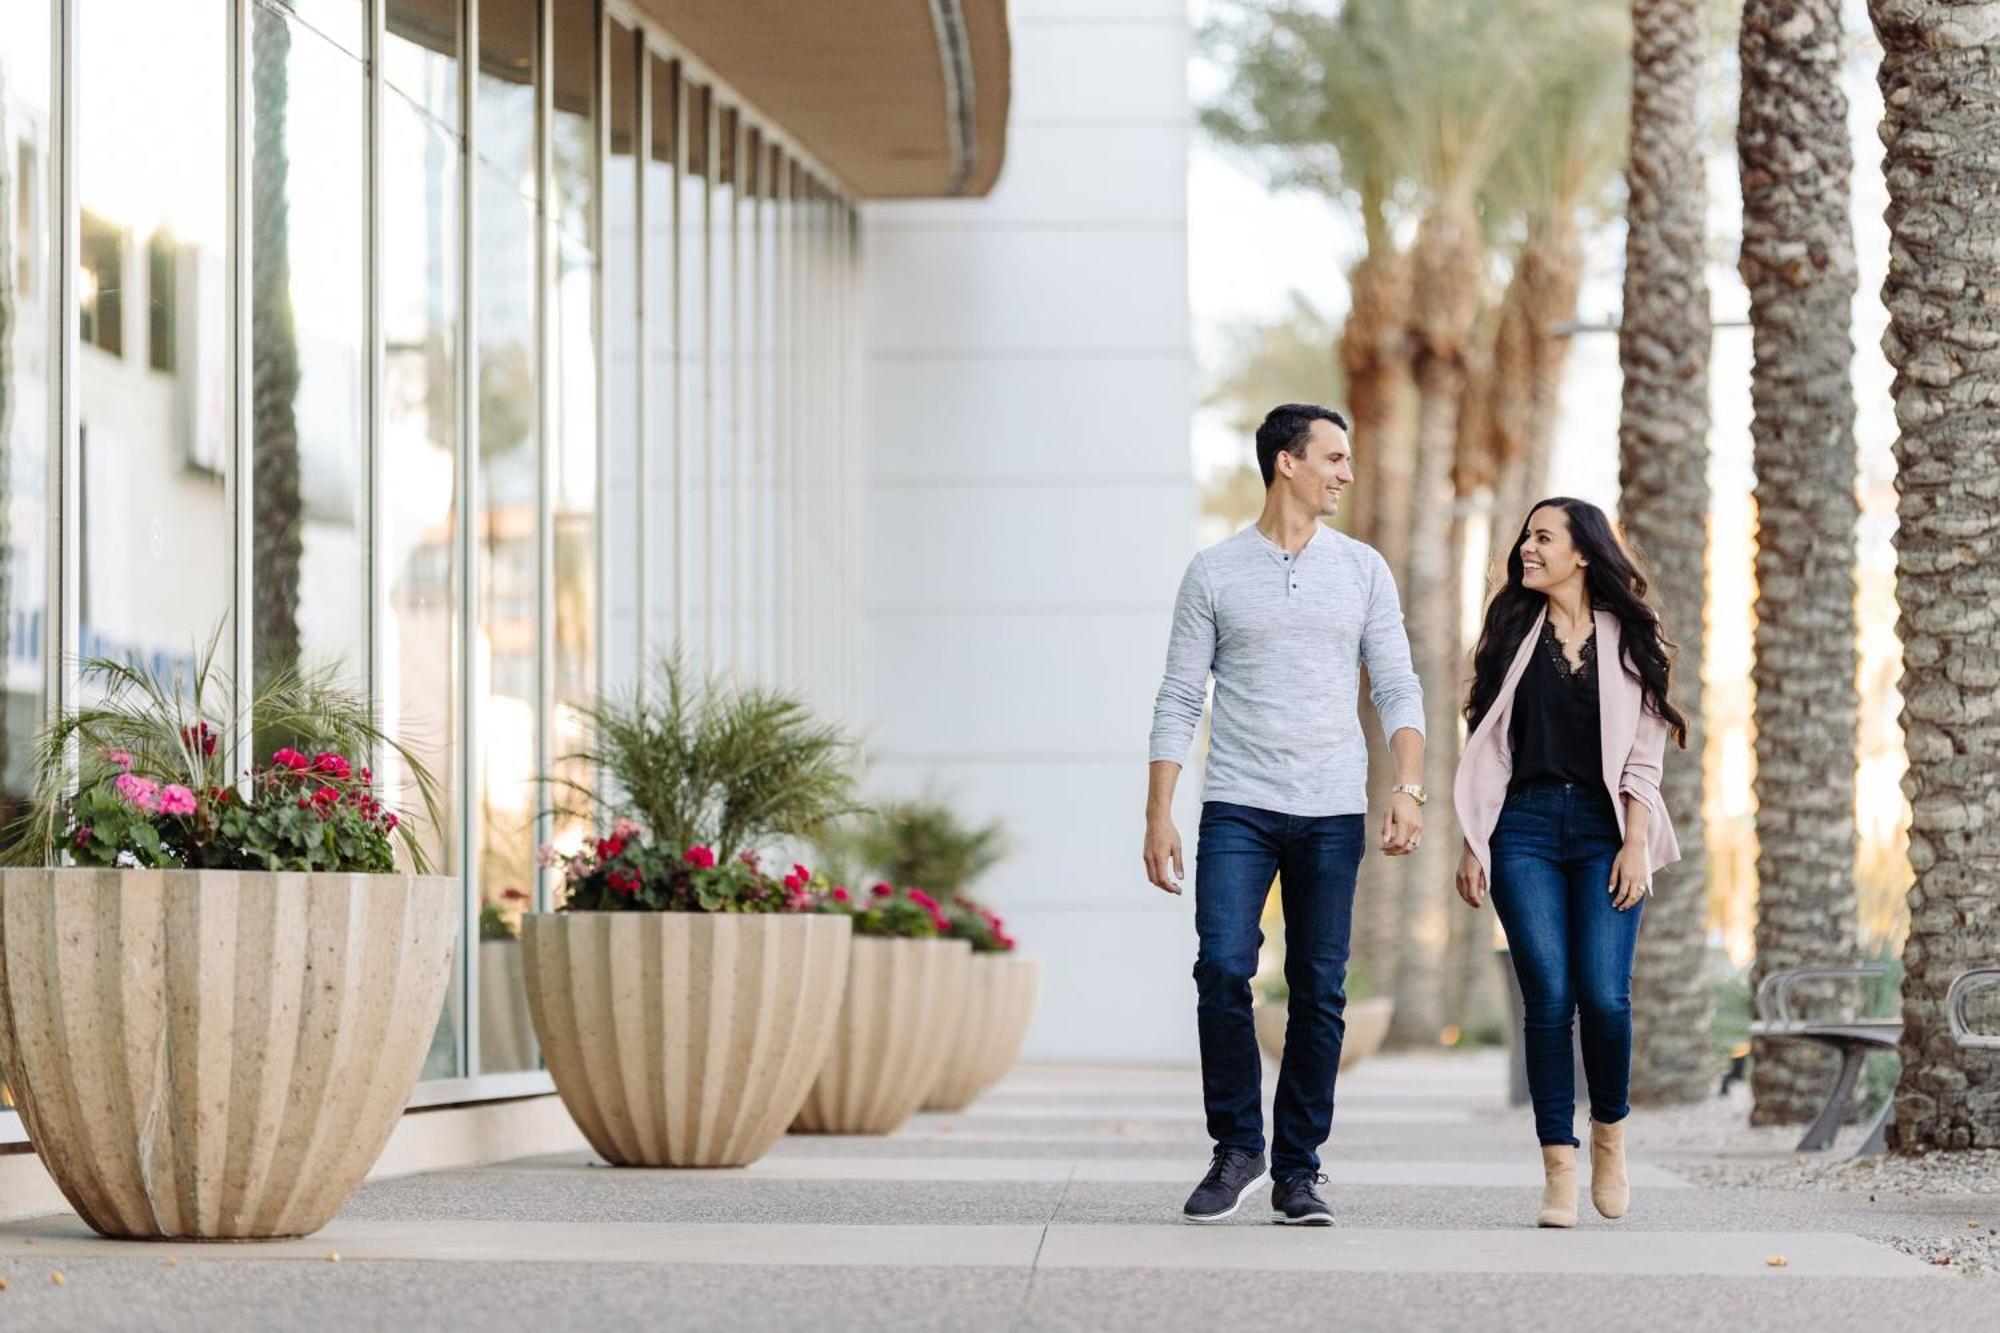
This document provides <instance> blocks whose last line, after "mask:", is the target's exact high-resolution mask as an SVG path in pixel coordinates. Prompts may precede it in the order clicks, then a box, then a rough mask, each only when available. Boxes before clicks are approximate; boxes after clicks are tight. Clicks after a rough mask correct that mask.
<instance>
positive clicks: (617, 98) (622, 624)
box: [604, 22, 653, 689]
mask: <svg viewBox="0 0 2000 1333" xmlns="http://www.w3.org/2000/svg"><path fill="white" fill-rule="evenodd" d="M607 31H608V33H609V37H608V41H609V45H610V50H608V51H607V52H606V53H605V63H606V66H607V67H608V68H609V70H610V88H609V94H608V98H607V105H608V106H609V108H610V112H609V121H610V123H609V125H608V127H607V137H608V139H609V144H610V147H609V154H610V155H609V156H608V157H607V158H606V159H605V163H604V457H605V467H606V469H607V471H606V477H605V481H606V485H605V488H604V495H605V500H606V505H607V507H606V511H605V514H604V522H605V528H606V535H605V550H606V552H607V556H608V558H607V559H606V561H605V565H604V599H605V624H606V630H607V635H608V637H607V639H606V642H605V645H604V683H605V685H606V687H607V688H611V689H623V688H625V687H626V686H629V685H630V684H632V683H633V681H634V680H635V679H636V678H637V675H638V670H639V618H640V606H639V600H640V590H641V584H642V583H643V582H644V581H645V580H642V578H641V577H640V574H641V562H640V552H641V543H640V539H639V538H640V532H639V516H640V512H641V504H640V491H639V447H640V441H639V213H638V206H639V157H638V151H639V147H640V145H639V57H640V50H639V44H638V40H637V35H636V34H635V33H634V32H633V31H632V30H631V29H630V28H628V27H626V26H625V25H624V24H622V23H618V22H612V23H609V24H608V25H607ZM652 577H653V574H652V571H651V570H646V571H645V579H651V578H652Z"/></svg>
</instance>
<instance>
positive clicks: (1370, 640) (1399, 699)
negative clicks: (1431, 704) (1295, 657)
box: [1361, 554, 1424, 736]
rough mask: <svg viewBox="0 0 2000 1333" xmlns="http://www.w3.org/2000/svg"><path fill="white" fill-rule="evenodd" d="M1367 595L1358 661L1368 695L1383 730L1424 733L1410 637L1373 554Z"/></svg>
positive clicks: (1385, 570) (1391, 582)
mask: <svg viewBox="0 0 2000 1333" xmlns="http://www.w3.org/2000/svg"><path fill="white" fill-rule="evenodd" d="M1374 566H1375V574H1374V580H1373V585H1372V587H1371V589H1370V591H1369V596H1368V622H1367V626H1366V627H1365V628H1364V629H1363V630H1362V633H1361V663H1362V665H1363V666H1365V667H1367V668H1368V683H1369V698H1370V699H1371V700H1372V701H1373V703H1374V705H1375V716H1377V717H1378V718H1380V719H1381V720H1382V734H1383V735H1385V736H1394V735H1395V734H1396V733H1397V732H1399V731H1401V730H1403V729H1404V728H1405V727H1408V728H1409V729H1410V730H1412V731H1414V732H1416V733H1417V734H1418V735H1419V736H1421V735H1423V734H1424V686H1423V682H1422V681H1421V680H1419V679H1418V678H1417V672H1416V668H1415V667H1413V666H1412V665H1411V664H1410V638H1409V635H1408V634H1407V633H1406V632H1405V631H1404V629H1403V604H1402V601H1401V599H1400V598H1399V597H1397V595H1396V580H1395V579H1394V578H1393V577H1391V575H1390V573H1389V565H1388V562H1387V561H1385V560H1383V559H1382V557H1381V556H1380V555H1379V554H1377V555H1376V557H1375V561H1374Z"/></svg>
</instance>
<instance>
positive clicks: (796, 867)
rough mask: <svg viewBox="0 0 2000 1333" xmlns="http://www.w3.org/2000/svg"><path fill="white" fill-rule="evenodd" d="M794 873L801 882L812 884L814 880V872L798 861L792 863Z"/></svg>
mask: <svg viewBox="0 0 2000 1333" xmlns="http://www.w3.org/2000/svg"><path fill="white" fill-rule="evenodd" d="M792 874H793V875H795V876H797V877H798V881H799V882H800V883H801V884H810V883H811V882H812V877H813V872H812V871H810V870H807V869H806V868H805V867H804V866H802V865H800V864H798V863H797V862H796V861H794V862H793V863H792Z"/></svg>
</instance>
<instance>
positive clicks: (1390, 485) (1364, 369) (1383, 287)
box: [1339, 228, 1412, 995]
mask: <svg viewBox="0 0 2000 1333" xmlns="http://www.w3.org/2000/svg"><path fill="white" fill-rule="evenodd" d="M1348 290H1349V292H1350V299H1349V304H1348V311H1347V321H1346V323H1345V324H1344V325H1343V326H1342V328H1341V333H1340V348H1339V355H1340V362H1341V367H1342V369H1343V370H1344V371H1345V373H1346V376H1347V401H1348V408H1349V411H1350V413H1351V414H1352V420H1353V423H1354V432H1353V439H1354V446H1355V450H1356V456H1355V473H1356V479H1357V482H1358V483H1359V485H1358V487H1357V489H1358V490H1359V491H1360V492H1361V495H1360V500H1361V504H1362V511H1361V512H1360V513H1359V514H1357V515H1356V516H1355V524H1354V535H1355V536H1356V537H1358V538H1359V539H1360V540H1362V541H1365V542H1367V543H1369V544H1370V545H1372V546H1374V547H1376V548H1377V549H1378V550H1380V551H1381V552H1382V556H1383V559H1385V560H1386V561H1387V562H1388V564H1389V571H1390V573H1391V574H1392V575H1393V576H1394V577H1395V578H1396V580H1397V583H1398V586H1399V587H1400V586H1401V585H1402V580H1403V573H1404V569H1403V566H1404V559H1405V555H1406V553H1407V552H1408V550H1409V503H1410V502H1409V496H1410V468H1411V461H1412V460H1411V457H1410V434H1409V415H1408V411H1407V405H1408V402H1409V397H1410V342H1409V317H1410V265H1409V259H1408V256H1406V255H1404V254H1403V253H1401V252H1400V251H1398V250H1397V249H1396V248H1395V245H1394V242H1393V241H1392V240H1391V239H1389V237H1388V236H1387V234H1386V228H1383V229H1380V231H1379V232H1378V233H1377V234H1375V235H1374V238H1373V239H1372V240H1371V242H1370V248H1369V251H1368V254H1367V255H1366V256H1364V257H1363V258H1362V260H1361V261H1360V262H1359V263H1357V264H1356V265H1355V266H1354V269H1353V271H1352V272H1351V273H1350V274H1349V277H1348ZM1367 693H1368V686H1367V682H1366V681H1364V682H1363V683H1362V699H1361V705H1362V707H1361V715H1362V719H1363V730H1364V731H1365V733H1366V734H1367V737H1368V744H1369V752H1370V759H1369V764H1368V808H1369V810H1370V811H1371V812H1373V814H1371V816H1370V818H1371V827H1372V821H1374V820H1377V819H1379V818H1380V814H1381V812H1382V811H1383V810H1384V809H1385V808H1386V807H1387V805H1388V802H1389V788H1390V786H1391V785H1393V783H1394V782H1395V774H1394V767H1393V763H1392V761H1391V759H1390V757H1389V750H1388V744H1387V741H1386V739H1385V738H1384V737H1383V735H1382V729H1381V725H1380V723H1379V722H1378V721H1377V719H1376V717H1375V714H1374V712H1373V710H1372V709H1370V708H1369V707H1368V701H1367ZM1401 871H1402V866H1401V864H1400V863H1399V862H1394V861H1390V860H1388V859H1387V858H1385V857H1383V856H1382V855H1381V854H1380V853H1379V852H1378V853H1375V854H1372V855H1369V856H1365V857H1363V858H1362V862H1361V872H1360V877H1359V882H1358V885H1357V889H1356V895H1355V931H1354V950H1353V953H1354V968H1355V971H1356V973H1357V975H1358V979H1359V980H1360V982H1361V983H1362V984H1363V985H1364V986H1366V988H1367V989H1369V990H1371V991H1373V992H1375V993H1376V994H1378V995H1389V994H1392V993H1393V990H1394V986H1395V979H1396V969H1397V967H1398V966H1399V964H1400V959H1401V954H1402V939H1403V897H1402V884H1403V876H1402V873H1401Z"/></svg>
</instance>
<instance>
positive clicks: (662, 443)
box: [645, 56, 686, 670]
mask: <svg viewBox="0 0 2000 1333" xmlns="http://www.w3.org/2000/svg"><path fill="white" fill-rule="evenodd" d="M647 63H648V68H649V70H650V75H649V79H648V82H649V84H650V87H651V91H650V97H651V101H652V112H653V123H652V143H651V144H650V146H649V148H648V150H647V153H646V379H647V384H646V446H645V447H646V451H647V455H648V457H649V458H650V459H651V461H652V468H651V472H652V479H651V493H650V494H649V495H648V496H647V497H646V516H645V517H646V526H647V531H648V533H649V535H650V550H651V566H650V568H649V569H648V570H647V578H646V601H647V603H648V605H647V608H646V612H647V614H648V615H649V616H651V617H652V634H651V635H650V638H651V642H652V651H653V653H654V654H655V655H658V654H659V653H662V652H664V651H667V650H670V649H672V647H673V646H674V644H675V642H676V641H677V640H678V639H679V637H680V628H679V614H680V609H681V607H682V606H683V605H684V604H685V600H686V599H685V595H684V592H683V589H682V577H681V575H682V569H683V566H684V563H685V562H684V561H683V560H682V559H681V556H680V533H681V526H680V523H679V521H678V518H677V516H676V514H677V511H676V507H675V505H676V497H677V496H678V495H679V493H680V492H679V486H680V474H679V468H680V448H679V438H680V437H679V435H678V432H677V428H676V423H677V421H678V419H679V413H680V405H679V381H678V379H677V378H676V376H675V367H676V365H677V363H678V357H679V345H680V319H679V314H678V304H677V300H676V294H677V291H678V281H677V273H678V263H677V260H678V249H677V242H676V237H675V218H676V216H677V211H676V200H677V197H678V192H679V188H680V185H679V181H678V179H677V177H676V174H675V173H676V167H675V163H676V162H677V161H678V159H679V152H678V144H679V138H678V136H679V134H680V82H679V79H680V71H679V68H678V67H677V66H675V65H673V64H671V63H669V62H667V61H665V60H662V59H660V58H659V57H658V56H648V57H647ZM651 666H652V664H651V663H650V662H649V663H647V664H646V667H647V669H649V670H650V668H651Z"/></svg>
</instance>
